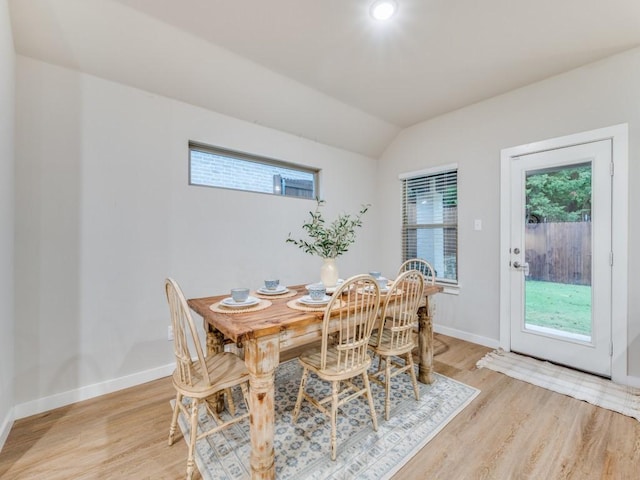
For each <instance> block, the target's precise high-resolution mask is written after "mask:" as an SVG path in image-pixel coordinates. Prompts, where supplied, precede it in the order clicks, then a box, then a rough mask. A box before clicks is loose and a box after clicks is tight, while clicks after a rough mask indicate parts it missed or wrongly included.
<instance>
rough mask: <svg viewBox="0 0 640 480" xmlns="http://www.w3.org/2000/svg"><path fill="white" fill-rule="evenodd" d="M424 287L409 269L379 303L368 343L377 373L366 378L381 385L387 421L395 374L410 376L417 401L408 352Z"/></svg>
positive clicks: (413, 374)
mask: <svg viewBox="0 0 640 480" xmlns="http://www.w3.org/2000/svg"><path fill="white" fill-rule="evenodd" d="M424 284H425V282H424V275H423V274H422V272H420V271H418V270H408V271H406V272H404V273H401V274H400V275H399V276H398V278H396V280H395V281H394V282H393V285H391V287H390V288H389V293H388V294H387V296H386V298H385V299H384V303H383V304H382V310H381V313H380V320H379V322H380V323H379V326H378V329H377V331H376V332H375V333H374V334H373V335H372V338H371V340H370V342H369V345H370V347H371V349H372V350H373V352H374V354H375V355H376V356H378V358H379V363H378V370H377V371H376V372H375V373H372V374H370V375H369V378H370V379H371V381H373V382H376V383H378V384H380V385H382V386H384V392H385V403H384V418H385V420H389V412H390V408H391V407H390V397H391V379H392V378H393V377H395V376H396V375H399V374H401V373H405V372H406V373H408V374H409V376H410V377H411V382H412V383H413V392H414V394H415V397H416V400H420V392H419V390H418V379H417V378H416V372H415V369H414V367H413V365H414V364H413V356H412V354H411V351H412V350H413V349H414V348H415V346H416V344H415V340H414V327H415V326H416V325H417V323H418V307H419V305H420V301H421V300H422V296H423V295H424ZM399 359H400V360H403V361H404V364H403V363H401V362H400V361H399ZM383 363H384V366H385V368H384V370H383V369H382V364H383Z"/></svg>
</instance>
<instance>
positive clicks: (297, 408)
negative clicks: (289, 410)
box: [291, 368, 309, 423]
mask: <svg viewBox="0 0 640 480" xmlns="http://www.w3.org/2000/svg"><path fill="white" fill-rule="evenodd" d="M307 375H309V370H307V369H306V368H305V369H304V370H303V371H302V378H301V379H300V388H299V389H298V399H297V400H296V406H295V408H294V409H293V414H292V415H291V419H292V420H293V422H294V423H295V422H297V421H298V415H299V414H300V407H301V406H302V397H304V387H305V385H306V384H307Z"/></svg>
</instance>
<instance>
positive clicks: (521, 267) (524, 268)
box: [513, 260, 529, 277]
mask: <svg viewBox="0 0 640 480" xmlns="http://www.w3.org/2000/svg"><path fill="white" fill-rule="evenodd" d="M513 268H515V269H516V270H521V271H523V272H524V274H525V276H527V277H528V276H529V262H524V263H520V262H519V261H517V260H516V261H515V262H513Z"/></svg>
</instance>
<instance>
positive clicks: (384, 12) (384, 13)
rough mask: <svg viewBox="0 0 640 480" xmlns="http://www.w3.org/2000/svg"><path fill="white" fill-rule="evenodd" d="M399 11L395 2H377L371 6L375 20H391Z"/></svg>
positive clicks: (386, 0) (380, 0) (382, 0)
mask: <svg viewBox="0 0 640 480" xmlns="http://www.w3.org/2000/svg"><path fill="white" fill-rule="evenodd" d="M397 10H398V2H396V1H395V0H376V1H375V2H373V3H372V4H371V8H370V9H369V13H370V14H371V16H372V17H373V18H374V19H375V20H381V21H384V20H389V19H390V18H391V17H393V16H394V15H395V13H396V11H397Z"/></svg>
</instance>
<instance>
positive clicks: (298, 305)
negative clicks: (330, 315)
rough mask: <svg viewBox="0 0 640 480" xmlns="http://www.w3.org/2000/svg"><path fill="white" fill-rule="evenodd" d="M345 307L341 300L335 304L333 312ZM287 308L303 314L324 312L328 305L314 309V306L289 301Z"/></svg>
mask: <svg viewBox="0 0 640 480" xmlns="http://www.w3.org/2000/svg"><path fill="white" fill-rule="evenodd" d="M344 306H345V302H344V300H340V301H338V302H336V303H334V304H333V307H332V308H331V310H337V309H339V308H342V307H344ZM287 307H289V308H292V309H293V310H300V311H302V312H324V311H325V310H326V308H327V306H326V305H318V306H317V307H314V306H312V305H303V304H302V303H298V300H289V301H288V302H287Z"/></svg>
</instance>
